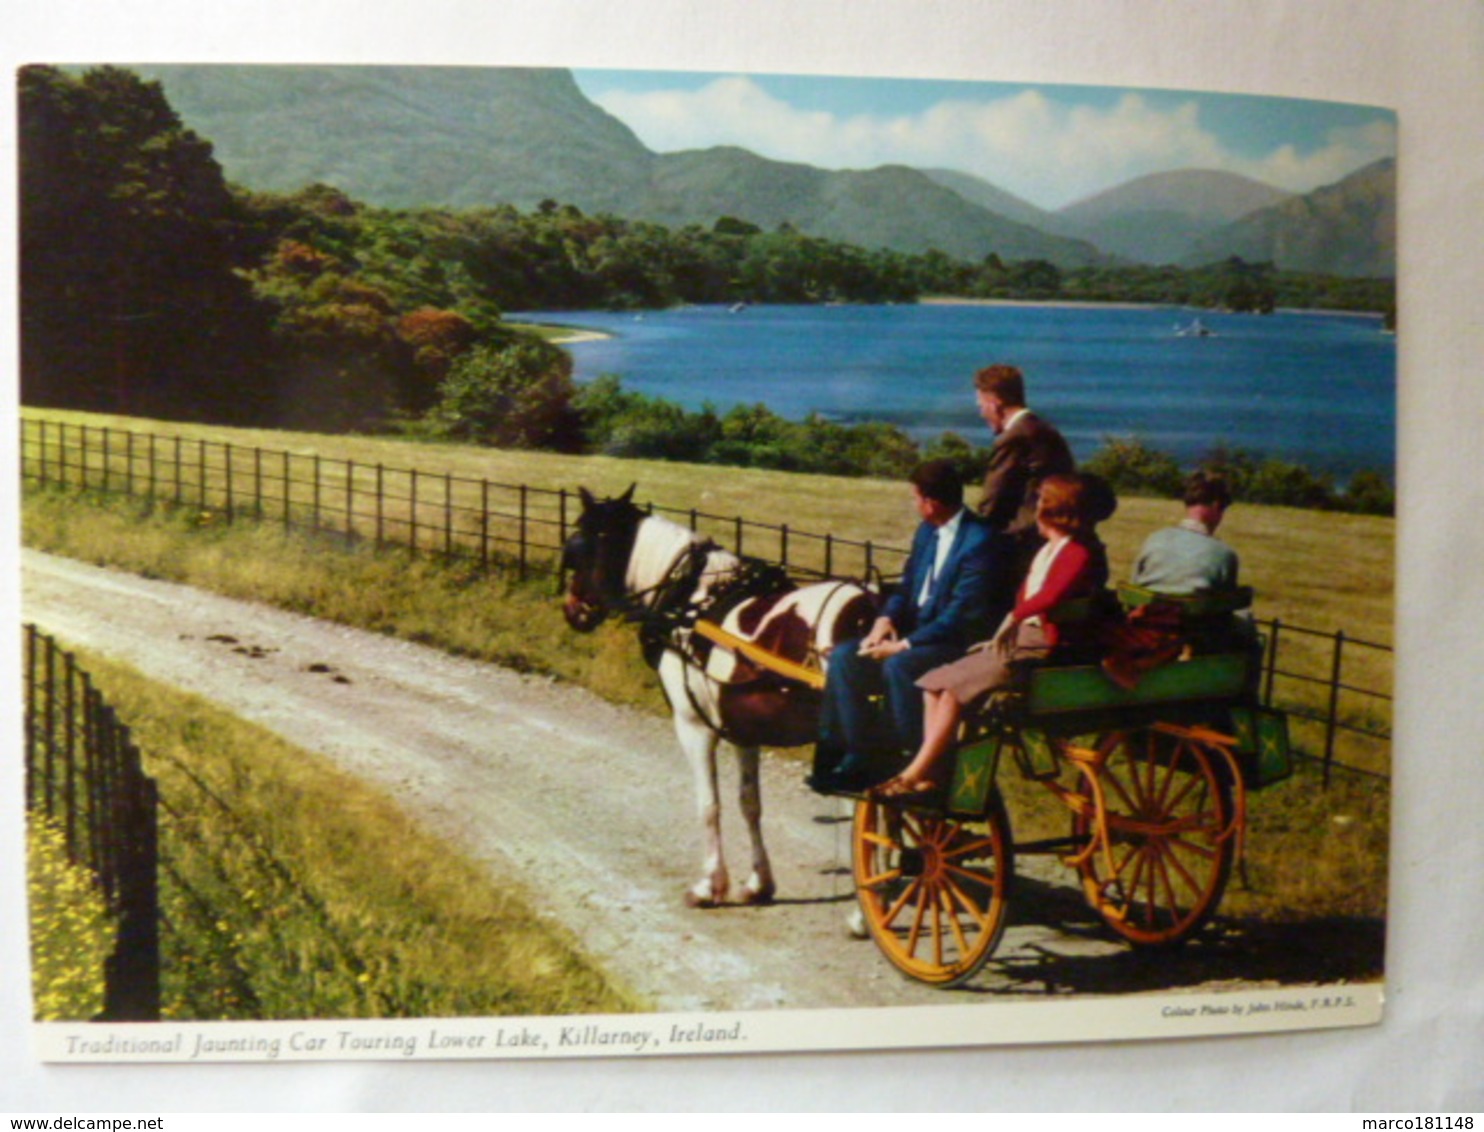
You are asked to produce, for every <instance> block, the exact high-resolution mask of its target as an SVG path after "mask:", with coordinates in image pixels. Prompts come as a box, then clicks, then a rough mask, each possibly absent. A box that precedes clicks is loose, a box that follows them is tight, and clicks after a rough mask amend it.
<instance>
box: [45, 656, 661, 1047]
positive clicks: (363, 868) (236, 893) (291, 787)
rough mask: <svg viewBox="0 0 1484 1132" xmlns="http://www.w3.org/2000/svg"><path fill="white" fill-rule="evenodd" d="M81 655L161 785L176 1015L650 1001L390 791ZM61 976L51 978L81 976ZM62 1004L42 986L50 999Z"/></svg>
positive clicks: (567, 1009) (451, 1011) (167, 989)
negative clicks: (423, 824)
mask: <svg viewBox="0 0 1484 1132" xmlns="http://www.w3.org/2000/svg"><path fill="white" fill-rule="evenodd" d="M79 663H80V665H81V667H82V668H84V669H85V670H86V671H88V672H90V673H91V674H92V676H93V678H94V680H95V683H96V686H97V687H98V688H99V689H100V690H101V691H102V692H103V694H104V696H105V698H106V699H107V700H108V701H109V702H110V703H111V704H112V705H113V706H114V707H115V708H116V709H117V710H118V712H119V714H120V715H121V717H122V718H124V719H127V720H128V721H129V725H130V728H131V730H132V731H133V735H134V739H135V741H136V742H137V743H138V745H139V747H140V749H141V751H142V752H143V753H144V757H145V769H146V772H147V773H149V774H150V775H151V776H152V777H153V778H154V779H155V780H156V782H157V784H158V786H159V789H160V798H161V815H162V821H161V849H160V852H161V868H160V888H161V897H160V899H161V911H162V929H163V930H162V933H161V941H162V951H163V962H162V972H161V984H162V986H161V989H162V1012H163V1015H164V1016H165V1017H167V1018H175V1019H198V1020H211V1019H250V1018H382V1017H440V1016H452V1015H511V1014H519V1015H549V1014H574V1013H584V1014H585V1013H615V1012H623V1011H629V1010H634V1009H639V1008H640V1007H641V1004H639V1003H638V1002H637V1001H635V1000H634V999H633V998H632V997H630V996H629V995H627V994H626V993H625V992H623V991H622V990H621V989H619V988H616V987H614V986H613V985H611V984H610V983H609V982H608V981H607V980H606V979H605V977H604V976H603V974H602V973H601V972H600V971H598V970H596V969H595V968H593V966H592V965H591V964H590V963H588V962H587V961H586V960H585V959H584V958H583V957H582V955H581V953H580V952H579V951H578V949H577V948H576V946H575V945H574V943H573V941H572V940H571V939H570V938H569V937H568V936H567V935H566V933H565V932H563V931H562V930H561V929H560V928H559V927H556V926H555V925H552V924H551V923H549V922H547V921H545V920H542V919H540V918H539V917H537V916H535V915H533V914H532V912H531V911H530V907H531V904H530V901H529V900H528V899H527V896H526V893H525V892H524V891H523V890H521V889H520V888H519V887H518V886H516V885H513V884H510V883H506V882H502V883H500V884H498V885H497V884H496V883H495V882H494V881H493V880H492V879H491V878H490V875H489V872H488V870H486V869H484V868H481V867H479V866H477V865H475V864H474V863H472V862H471V861H470V860H469V859H467V858H466V857H464V856H463V855H461V854H460V852H458V849H457V847H456V846H450V845H448V844H445V843H443V842H441V841H439V840H437V839H436V838H433V837H431V836H429V835H428V834H426V833H424V832H423V831H422V830H421V829H420V828H419V827H418V826H416V825H414V824H413V823H412V822H411V821H410V820H409V819H408V818H407V816H406V815H405V814H404V813H403V812H402V810H401V809H400V808H399V807H398V806H397V805H396V804H395V803H394V802H393V801H391V800H390V799H389V798H387V797H385V796H384V795H382V794H380V793H379V792H377V791H376V790H374V789H371V788H370V787H367V786H366V785H364V784H363V783H361V782H360V781H359V780H357V779H355V778H353V777H351V776H349V775H346V774H344V773H342V772H341V771H339V770H337V769H336V768H334V767H333V766H332V765H330V764H329V763H328V762H326V761H325V760H323V759H321V758H319V757H318V756H315V755H313V754H310V753H309V752H307V751H304V750H301V749H299V748H297V747H294V746H292V745H290V744H288V743H286V742H284V741H283V740H281V739H279V738H278V737H276V736H275V735H273V734H272V733H270V732H268V731H265V730H264V729H262V728H260V727H257V726H255V725H252V724H249V723H245V722H243V721H242V720H239V719H237V718H236V717H234V716H232V715H230V714H229V713H227V712H224V711H221V710H220V709H218V708H216V707H214V706H212V705H211V704H210V703H208V702H206V701H205V700H203V699H201V698H200V697H197V696H191V695H187V694H185V693H182V692H179V691H177V690H175V689H173V688H170V687H167V686H165V685H162V684H159V683H158V682H155V681H152V680H149V679H146V678H145V677H143V676H141V675H140V674H139V673H137V672H135V671H133V670H132V669H129V668H127V667H125V666H123V665H119V664H115V663H113V662H110V661H107V660H105V659H103V658H101V657H97V656H92V655H88V654H86V653H83V654H81V655H80V656H79ZM47 922H49V921H45V920H44V921H43V924H42V926H43V929H44V927H45V924H46V923H47ZM38 945H39V946H40V948H41V949H42V951H43V952H45V951H46V949H47V947H48V946H49V944H48V941H47V939H39V940H38ZM74 965H75V964H74ZM51 971H52V968H50V967H41V966H39V967H38V968H37V977H38V978H41V979H46V980H51V981H53V982H55V981H59V980H62V975H65V974H66V972H65V971H63V972H62V973H61V974H50V973H48V972H51ZM57 997H58V995H57V993H56V992H55V991H54V990H53V989H52V988H51V986H50V984H49V985H48V987H46V988H38V1002H41V1003H48V1002H51V1001H52V1000H53V999H55V998H57ZM72 1001H76V998H75V997H74V999H73V1000H72ZM52 1016H54V1017H55V1016H62V1015H59V1014H57V1012H56V1011H53V1014H52ZM73 1016H76V1015H73ZM87 1016H88V1015H86V1014H83V1015H81V1017H83V1018H86V1017H87Z"/></svg>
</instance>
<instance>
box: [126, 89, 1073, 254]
mask: <svg viewBox="0 0 1484 1132" xmlns="http://www.w3.org/2000/svg"><path fill="white" fill-rule="evenodd" d="M138 70H139V71H140V73H141V74H144V75H146V76H147V77H150V78H156V79H158V80H160V82H161V83H162V85H163V86H164V89H165V93H166V96H167V97H168V98H169V100H170V102H171V105H172V106H174V108H175V109H176V110H177V111H178V112H179V113H180V115H181V117H182V118H183V119H184V121H185V123H186V124H187V125H188V126H189V127H190V128H191V129H193V130H195V131H196V132H197V133H198V134H200V135H201V136H202V137H204V138H207V139H209V140H210V141H211V142H212V143H213V145H214V147H215V151H216V156H217V158H218V160H219V161H220V162H221V164H222V167H223V169H224V170H225V172H226V175H227V177H228V178H229V179H230V180H232V181H234V182H236V183H238V184H241V185H244V186H245V187H247V188H251V189H262V190H274V191H291V190H294V189H298V188H301V187H303V186H304V185H307V184H312V183H315V182H321V183H324V184H329V185H333V186H335V187H336V188H338V189H341V190H342V191H344V192H346V193H347V194H349V195H350V196H352V197H354V198H356V199H358V200H363V201H365V202H366V203H368V204H373V205H380V206H385V207H397V208H402V207H416V206H422V205H427V206H438V207H450V208H477V207H484V206H490V205H496V204H506V203H508V204H514V205H516V206H518V207H521V208H525V209H529V208H531V207H534V206H535V205H536V204H538V203H540V202H541V201H542V200H545V199H553V200H557V201H561V202H563V203H572V204H575V205H577V206H578V207H579V208H581V209H583V210H584V211H586V212H589V213H592V212H612V213H614V214H615V215H619V216H624V217H627V218H631V219H644V220H653V221H657V222H660V223H664V224H669V225H677V226H679V225H685V224H701V225H704V226H708V227H709V226H710V225H711V224H713V223H715V221H716V219H717V218H718V217H720V216H729V215H730V216H737V217H739V218H742V219H745V220H749V221H751V222H752V223H754V224H758V225H760V226H762V227H764V228H773V227H776V226H778V225H779V224H782V223H785V222H786V223H789V224H791V225H793V226H794V227H795V228H798V229H800V230H801V231H804V232H807V233H809V234H811V235H819V236H824V237H828V238H830V239H834V240H841V241H844V242H847V243H853V244H858V245H861V246H863V247H868V248H871V247H886V248H891V249H893V250H896V251H903V252H922V251H926V250H928V249H929V248H934V247H936V248H938V249H940V250H942V251H944V252H947V253H948V254H949V255H952V256H956V257H960V258H965V259H973V260H977V259H982V258H983V257H984V256H986V255H988V254H990V253H991V252H996V253H998V254H999V255H1000V256H1001V257H1002V258H1007V259H1024V258H1037V259H1048V260H1051V261H1052V262H1055V263H1057V264H1059V265H1061V266H1080V265H1083V264H1087V263H1093V262H1097V260H1098V259H1099V256H1098V253H1097V252H1096V249H1094V248H1092V247H1090V246H1088V245H1086V244H1085V243H1081V242H1078V241H1073V240H1067V239H1064V238H1061V237H1056V236H1050V235H1047V234H1045V233H1043V232H1040V231H1038V230H1036V229H1034V228H1032V227H1028V226H1026V225H1025V224H1022V223H1018V222H1016V221H1014V220H1010V219H1007V218H1006V217H1003V216H1000V215H998V214H997V213H995V212H993V211H991V210H990V209H987V208H984V207H981V206H980V205H979V204H976V203H973V202H972V201H970V200H967V199H965V198H964V197H963V196H961V195H959V194H958V193H956V192H952V191H949V190H948V189H945V188H943V187H942V186H941V185H938V184H935V183H934V182H933V181H932V180H930V179H929V178H928V177H927V176H925V175H924V174H922V173H919V172H917V171H915V170H911V169H906V168H903V167H888V168H881V169H874V170H869V171H858V170H840V171H835V170H825V169H819V168H815V167H813V166H808V165H797V164H791V163H787V162H780V161H772V160H769V159H767V158H764V157H760V156H758V155H757V154H754V153H751V152H749V151H747V150H742V149H737V148H733V147H718V148H716V149H708V150H700V151H690V152H684V153H676V154H665V155H658V154H655V153H653V152H651V151H650V150H648V149H647V148H645V146H644V145H643V144H642V143H641V142H640V141H639V140H638V138H636V137H635V136H634V134H633V132H632V131H630V130H629V128H628V127H627V126H625V125H623V123H621V122H619V121H618V120H617V119H615V118H614V117H612V116H611V115H609V114H608V113H607V112H606V111H604V110H602V109H601V108H600V107H598V106H597V105H596V104H594V103H592V102H591V101H589V100H588V99H587V98H586V97H585V96H584V95H583V94H582V92H581V91H580V90H579V89H578V87H577V84H576V83H575V82H574V81H573V79H572V76H571V74H570V73H568V72H567V71H564V70H554V69H546V70H538V69H521V68H472V67H328V66H326V67H297V66H295V67H288V66H284V67H246V66H241V67H237V66H234V67H207V66H150V67H141V68H138Z"/></svg>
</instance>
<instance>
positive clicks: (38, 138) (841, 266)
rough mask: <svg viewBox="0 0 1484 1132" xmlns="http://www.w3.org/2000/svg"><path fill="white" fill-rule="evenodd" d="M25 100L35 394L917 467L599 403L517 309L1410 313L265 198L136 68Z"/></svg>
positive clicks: (544, 205) (691, 453) (860, 442)
mask: <svg viewBox="0 0 1484 1132" xmlns="http://www.w3.org/2000/svg"><path fill="white" fill-rule="evenodd" d="M251 70H252V73H253V74H254V75H257V74H259V73H260V72H259V71H258V70H257V69H251ZM356 73H359V72H356ZM377 73H378V74H379V73H380V72H377ZM502 74H503V72H502ZM507 77H508V76H507ZM538 85H541V84H538ZM543 89H544V86H543ZM20 109H21V131H20V149H21V315H22V372H21V389H22V397H23V400H24V401H25V402H26V403H27V404H30V405H36V406H47V407H56V408H76V409H91V410H97V411H104V412H118V413H126V414H133V415H139V416H150V417H159V418H166V419H176V420H181V419H185V420H200V421H214V422H219V423H238V424H260V425H271V426H275V427H283V428H299V429H316V430H320V431H344V430H358V431H377V430H389V429H398V430H408V431H415V432H417V433H419V434H421V435H427V436H432V437H448V438H456V439H463V440H472V441H477V442H482V443H489V444H499V445H514V446H521V447H548V448H555V449H558V450H563V451H581V450H589V451H592V450H599V451H603V450H613V446H614V445H615V444H618V443H619V440H615V438H616V437H617V438H620V440H622V438H627V440H623V444H626V445H628V446H629V447H630V448H633V447H634V446H636V445H637V446H638V447H639V448H640V449H643V450H646V451H647V450H649V449H655V450H656V451H657V454H664V455H667V456H671V457H672V458H673V457H678V458H685V459H705V460H714V461H716V462H727V463H762V464H764V465H765V466H773V467H815V466H816V465H815V464H812V463H810V461H811V460H815V461H817V460H818V459H827V460H828V462H829V463H828V466H829V470H832V471H836V472H842V473H851V474H871V473H873V472H874V473H875V474H895V472H896V471H897V470H898V469H897V465H898V464H899V463H900V462H901V461H908V462H910V461H911V460H912V459H915V458H916V457H917V455H918V449H917V447H916V445H915V444H914V443H913V442H912V441H911V440H910V439H909V438H907V437H906V436H905V435H898V434H897V433H896V431H895V430H892V429H890V428H889V427H888V426H884V425H881V426H878V425H860V426H855V427H856V430H857V431H855V432H849V430H844V426H839V425H826V424H825V423H824V422H815V423H813V424H811V423H809V422H792V423H790V422H781V421H779V419H778V418H776V417H773V415H772V414H767V413H766V411H764V413H763V414H762V415H759V416H758V420H756V421H751V420H748V421H737V422H732V426H735V427H731V426H729V427H730V433H729V434H727V435H723V433H724V432H726V431H727V430H726V429H723V428H722V426H723V424H724V423H725V422H721V421H717V420H715V419H714V418H713V419H711V420H709V421H708V420H706V419H703V418H702V417H697V416H695V415H690V416H686V415H684V414H681V415H677V412H676V411H675V410H674V408H673V406H669V407H667V406H665V405H663V404H662V403H657V402H646V401H643V400H638V401H636V400H635V399H634V398H633V397H632V396H628V395H624V396H623V397H615V396H614V395H613V394H614V393H615V391H614V390H612V389H610V388H609V387H608V386H603V387H601V388H595V389H591V390H589V391H588V392H587V393H585V394H584V395H583V396H581V397H579V395H578V391H577V390H576V389H575V387H574V385H573V383H572V380H571V361H570V358H569V357H568V355H567V354H566V353H565V352H564V351H562V350H560V349H558V348H557V347H555V346H552V345H550V344H548V343H546V342H544V341H542V340H541V339H539V338H536V337H534V336H531V335H529V334H523V333H521V332H520V331H519V330H518V329H516V328H514V327H512V326H510V325H509V324H507V323H506V322H505V321H504V319H503V312H504V311H506V310H520V309H525V310H532V309H582V308H593V307H620V308H638V307H662V306H669V305H674V304H677V303H684V302H689V303H734V302H739V301H747V302H788V303H812V302H908V301H912V300H913V299H915V298H916V297H918V296H919V295H923V294H929V293H937V294H954V295H964V296H973V297H988V298H1018V299H1086V300H1109V301H1127V300H1136V301H1143V302H1156V303H1178V304H1194V305H1200V306H1221V307H1225V308H1227V309H1239V310H1252V311H1262V310H1269V309H1272V308H1273V307H1274V306H1275V305H1296V306H1297V305H1302V306H1335V307H1349V308H1352V309H1370V310H1375V309H1384V308H1385V307H1386V306H1387V305H1388V304H1389V303H1390V301H1391V286H1390V283H1389V281H1385V280H1354V279H1344V278H1341V277H1335V276H1296V275H1293V274H1292V273H1285V272H1281V271H1278V270H1276V269H1275V268H1274V267H1273V266H1272V265H1271V264H1263V263H1247V262H1245V261H1241V260H1226V261H1222V262H1218V263H1215V264H1212V265H1209V266H1208V267H1205V268H1202V269H1200V270H1194V271H1182V270H1180V269H1178V268H1142V267H1115V266H1111V265H1104V266H1090V267H1084V268H1078V269H1069V270H1063V269H1061V268H1058V267H1057V266H1056V265H1055V264H1053V263H1051V262H1050V261H1049V260H1045V259H1015V258H1012V257H1009V256H1005V257H1002V256H1000V255H999V254H990V255H988V256H986V257H984V258H983V259H981V260H978V261H966V260H957V259H954V258H953V257H951V256H948V255H947V254H945V253H943V252H941V251H936V250H934V251H930V252H926V253H922V254H907V253H903V252H896V251H891V250H889V249H884V248H879V247H878V248H871V249H868V248H863V247H861V246H858V245H853V244H846V243H840V242H835V241H830V240H825V239H822V238H820V237H818V236H812V235H808V234H805V233H803V232H801V231H799V230H798V229H796V228H794V227H792V226H791V225H781V226H779V227H777V228H774V229H772V230H765V229H763V228H761V227H759V226H758V225H756V224H753V223H751V222H749V221H746V220H743V219H739V218H737V217H734V216H731V215H723V216H720V217H716V218H713V219H712V220H711V221H710V222H709V223H707V224H704V225H702V224H686V225H684V226H681V227H678V228H673V227H666V226H662V225H658V224H654V223H649V222H642V221H632V220H625V219H622V218H619V217H617V216H613V215H611V214H606V213H600V214H596V215H594V214H591V213H588V212H585V211H583V210H582V209H581V208H579V207H577V206H576V205H573V204H560V203H558V202H556V201H554V200H544V201H541V202H539V203H538V204H537V205H536V206H535V207H534V208H533V209H531V210H529V211H522V210H520V209H518V208H516V207H515V206H513V205H503V206H499V207H495V208H484V209H466V210H463V211H451V210H447V209H420V210H411V209H408V210H392V209H385V208H373V207H369V206H367V205H365V204H362V203H360V202H358V201H356V200H354V199H353V198H351V197H349V196H347V195H346V194H345V193H344V192H342V191H340V190H339V189H336V188H332V187H328V186H324V185H313V186H310V187H307V188H303V189H300V190H298V191H296V192H293V193H290V194H276V193H262V192H251V191H248V190H245V189H241V188H235V187H233V186H230V185H229V184H228V183H227V181H226V179H225V178H224V176H223V173H222V170H221V167H220V166H219V165H218V163H217V161H216V160H215V156H214V152H213V148H212V145H211V143H209V142H208V141H206V140H204V139H203V138H201V137H199V136H198V135H197V134H195V133H194V132H193V131H191V130H190V129H188V128H186V126H185V125H184V124H183V123H182V121H181V120H180V118H179V117H178V116H177V115H176V113H175V112H174V110H173V109H172V107H171V106H170V104H169V102H168V101H167V100H166V98H165V95H164V93H163V91H162V89H161V88H160V86H159V85H158V84H155V83H149V82H145V81H142V80H141V79H140V78H139V77H138V76H136V75H134V74H133V73H131V72H129V71H124V70H120V69H117V68H103V69H99V70H94V71H89V72H87V73H84V74H82V75H79V76H73V75H70V74H67V73H64V72H62V71H60V70H57V69H53V68H45V67H31V68H26V69H25V70H24V71H23V72H22V74H21V81H20ZM612 137H613V139H614V145H618V144H619V143H620V142H621V141H622V137H621V134H619V133H614V134H613V135H612ZM738 160H740V161H742V162H743V163H746V162H747V161H748V160H749V159H748V158H747V157H746V156H745V155H741V154H740V153H739V155H738ZM800 168H801V172H800V176H801V177H804V178H805V179H807V178H809V177H810V176H811V175H812V174H810V173H809V171H808V170H806V169H803V167H800ZM907 172H910V171H903V175H905V174H906V173H907ZM882 175H883V176H887V177H895V176H896V175H897V174H896V172H895V171H891V170H887V171H882ZM934 189H935V191H937V192H942V193H948V190H947V189H942V188H940V187H936V186H934ZM950 195H951V194H950ZM821 430H823V431H821ZM842 430H844V431H843V432H842ZM883 430H884V431H883ZM667 431H668V433H669V434H670V435H661V434H662V433H666V432H667ZM824 433H828V435H824ZM846 433H849V434H848V435H847V434H846ZM785 434H786V435H785ZM959 443H961V442H959ZM852 453H854V454H856V456H857V457H859V458H856V457H852V456H851V455H850V454H852ZM887 458H889V463H890V467H889V468H886V469H885V470H883V468H882V467H881V466H880V465H881V460H882V459H887ZM800 461H802V463H801V462H800Z"/></svg>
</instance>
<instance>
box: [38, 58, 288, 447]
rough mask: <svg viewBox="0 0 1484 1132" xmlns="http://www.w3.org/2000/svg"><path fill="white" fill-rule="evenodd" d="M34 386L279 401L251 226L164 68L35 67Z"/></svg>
mask: <svg viewBox="0 0 1484 1132" xmlns="http://www.w3.org/2000/svg"><path fill="white" fill-rule="evenodd" d="M20 127H21V128H20V159H21V160H20V166H21V194H20V195H21V210H20V211H21V316H22V323H23V333H22V355H21V357H22V362H21V381H22V396H23V398H24V399H25V400H26V401H27V402H30V403H34V404H44V405H59V406H70V407H75V408H91V409H102V410H111V411H116V412H126V413H144V414H150V415H156V416H167V417H177V418H178V417H213V418H216V419H224V420H250V419H257V418H258V417H259V416H260V413H261V409H262V406H263V405H264V404H265V403H266V402H267V401H270V400H271V390H267V389H264V388H263V385H262V382H261V376H260V373H261V370H260V361H261V356H262V351H263V350H264V349H265V348H266V345H267V321H266V316H265V312H264V311H263V310H262V309H261V308H260V307H258V306H257V305H256V304H255V303H254V302H253V300H252V297H251V293H250V291H249V289H248V287H247V285H246V283H245V282H244V281H243V280H242V279H241V278H239V277H238V275H237V274H236V272H235V269H236V268H238V267H242V266H245V265H246V264H247V262H248V248H247V226H246V224H245V222H244V221H245V217H244V215H243V213H242V211H241V209H240V208H239V206H238V203H237V201H236V199H235V198H234V197H233V195H232V194H231V192H230V191H229V190H228V188H227V185H226V182H225V181H224V179H223V177H222V173H221V168H220V167H219V166H218V165H217V163H216V161H215V160H214V158H213V157H212V152H211V146H210V145H209V144H208V143H207V142H205V141H203V140H202V139H200V138H199V137H197V136H196V135H195V134H194V133H192V132H191V131H189V130H187V129H185V128H184V127H183V126H182V125H181V123H180V120H179V118H178V117H177V116H176V114H175V112H174V111H173V110H172V109H171V108H170V105H169V103H168V102H167V101H166V100H165V96H164V93H163V92H162V91H161V89H160V86H159V84H158V83H146V82H144V81H142V80H141V79H139V78H138V76H136V75H134V74H132V73H131V72H128V71H124V70H120V69H118V68H114V67H104V68H100V69H97V70H92V71H88V72H87V73H86V74H84V75H82V76H81V77H80V78H75V77H72V76H69V75H66V74H64V73H62V72H61V71H58V70H56V69H54V68H50V67H27V68H24V69H23V70H22V72H21V75H20Z"/></svg>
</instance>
